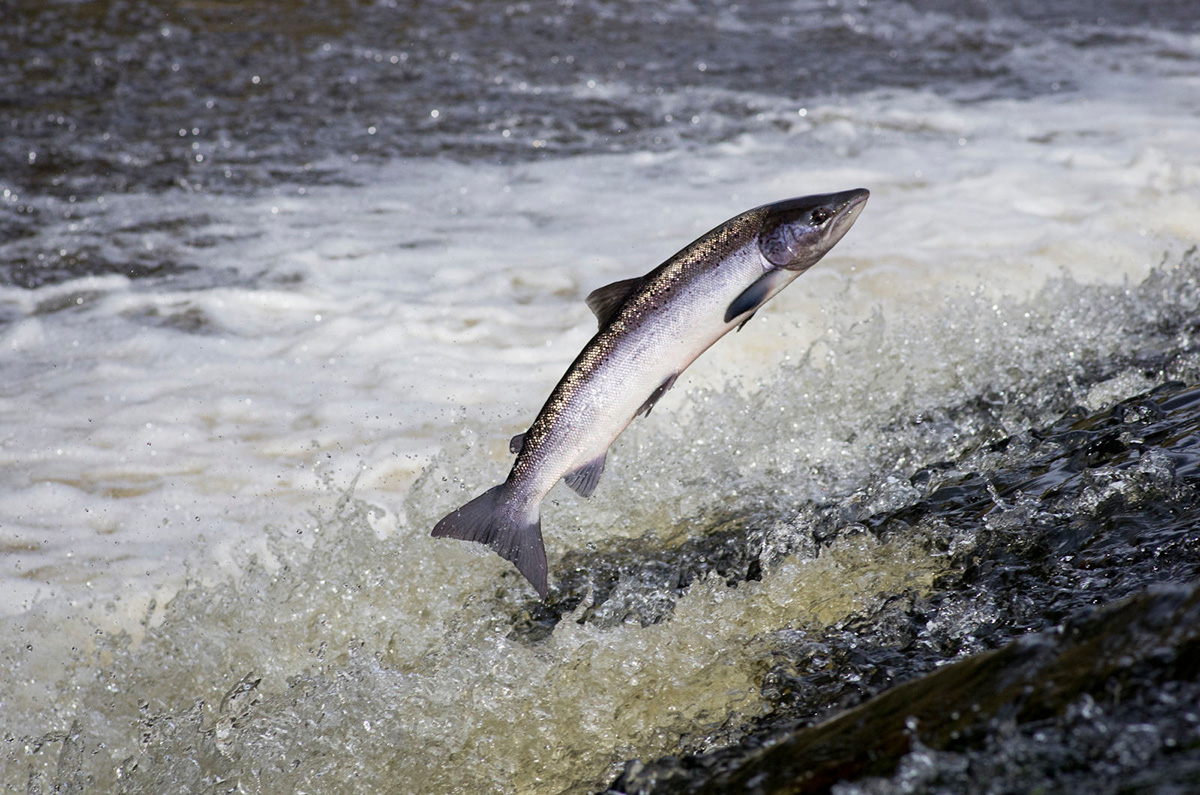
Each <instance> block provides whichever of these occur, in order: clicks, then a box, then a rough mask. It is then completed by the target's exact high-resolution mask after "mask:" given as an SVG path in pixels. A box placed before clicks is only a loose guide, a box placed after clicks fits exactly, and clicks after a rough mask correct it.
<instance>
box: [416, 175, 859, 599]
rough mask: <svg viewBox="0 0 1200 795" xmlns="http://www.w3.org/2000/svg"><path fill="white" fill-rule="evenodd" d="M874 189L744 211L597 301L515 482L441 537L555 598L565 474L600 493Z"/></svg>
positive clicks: (595, 296) (520, 438)
mask: <svg viewBox="0 0 1200 795" xmlns="http://www.w3.org/2000/svg"><path fill="white" fill-rule="evenodd" d="M868 196H869V194H868V192H867V191H866V190H863V189H856V190H850V191H844V192H841V193H832V194H822V195H817V196H805V197H801V198H796V199H788V200H786V201H782V202H776V203H774V204H767V205H763V206H762V207H756V208H755V209H753V210H749V211H747V212H744V213H742V214H741V215H738V216H736V217H734V218H732V219H730V220H729V221H726V222H725V223H724V224H721V225H720V226H718V227H717V228H716V229H713V230H712V231H710V232H708V233H707V234H705V235H703V236H701V237H700V238H698V239H697V240H696V241H694V242H693V243H691V244H690V245H688V246H687V247H686V248H684V249H683V250H681V251H680V252H679V253H677V254H676V255H675V256H673V257H671V258H670V259H668V260H667V261H666V262H664V263H663V264H662V265H660V266H658V267H657V268H655V269H654V270H652V271H650V273H648V274H646V275H645V276H641V277H637V278H633V279H625V280H622V281H619V282H614V283H613V284H610V285H606V286H605V287H601V288H600V289H598V290H596V291H594V292H593V293H592V294H591V295H589V296H588V299H587V303H588V306H589V307H591V308H592V310H593V312H595V314H596V317H597V320H598V321H599V326H600V328H599V330H598V331H597V332H596V335H595V336H594V337H592V339H591V340H590V341H589V342H588V343H587V345H585V346H584V348H583V350H582V351H580V353H579V355H578V356H577V357H576V359H575V361H574V362H573V363H572V364H571V366H570V367H569V368H568V369H567V372H566V374H565V375H564V376H563V377H562V380H561V381H559V382H558V385H557V386H555V387H554V390H553V391H552V392H551V393H550V397H549V398H548V399H547V400H546V404H545V405H544V406H543V407H542V410H541V411H540V412H539V413H538V415H537V418H536V419H535V420H534V421H533V424H532V425H531V426H530V427H529V430H528V431H526V432H525V433H523V434H518V435H517V436H515V437H513V439H512V442H511V444H510V448H511V450H512V452H514V453H516V454H517V458H516V461H515V462H514V463H513V467H512V471H511V472H510V473H509V475H508V478H507V480H505V482H504V483H502V484H500V485H498V486H495V487H493V488H492V489H489V490H488V491H486V492H484V493H483V494H481V495H480V496H479V497H476V498H475V499H474V500H472V501H471V502H469V503H467V504H466V505H464V506H463V507H461V508H459V509H458V510H456V511H454V512H452V513H450V514H449V515H448V516H446V517H445V518H443V519H442V520H441V521H440V522H438V523H437V525H436V526H435V527H434V529H433V535H434V536H435V537H446V538H457V539H461V540H465V541H477V542H479V543H482V544H486V545H488V546H489V547H491V548H492V549H493V550H495V551H496V552H497V553H499V554H500V555H501V556H503V557H504V558H506V559H507V560H510V561H512V562H513V563H514V564H516V567H517V569H518V570H519V571H520V572H521V574H523V575H524V576H525V577H526V579H528V580H529V582H530V583H531V584H532V585H533V587H534V588H535V589H536V590H537V592H538V593H539V594H540V595H541V596H542V597H543V598H545V597H546V595H547V593H548V588H547V582H546V580H547V572H546V550H545V546H544V544H543V542H542V533H541V520H540V514H541V503H542V500H543V499H544V498H545V497H546V495H547V493H549V491H550V489H551V488H553V486H554V485H555V484H556V483H557V482H558V481H559V480H566V482H567V484H568V485H569V486H570V487H571V488H572V489H574V490H575V491H576V492H578V493H579V494H581V495H583V496H585V497H588V496H591V494H592V492H593V491H594V490H595V488H596V485H597V483H598V482H599V479H600V476H601V474H603V472H604V463H605V458H606V456H607V454H608V449H609V447H610V446H611V445H612V443H613V441H614V440H615V439H616V438H617V436H619V435H620V434H621V432H622V431H623V430H625V428H626V427H627V426H628V425H629V423H630V422H632V421H633V419H634V418H635V417H637V416H638V415H639V414H648V413H649V412H650V410H651V409H652V408H653V406H654V404H655V403H656V402H657V401H658V399H659V398H661V397H662V395H663V394H664V393H665V392H666V391H667V390H668V389H670V387H671V385H672V384H674V383H675V380H676V378H678V377H679V374H680V373H682V372H683V370H684V369H686V368H687V366H688V365H690V364H691V363H692V362H693V361H695V360H696V358H697V357H698V356H700V354H702V353H703V352H704V351H706V350H707V349H708V348H709V347H710V346H711V345H712V344H713V343H714V342H716V341H717V340H718V339H720V338H721V337H723V336H724V335H725V334H727V333H728V332H730V331H731V330H733V329H734V328H740V327H741V326H742V325H744V324H745V323H746V322H747V321H748V320H749V319H750V318H751V317H752V316H753V315H754V313H755V312H756V311H757V310H758V308H759V307H761V306H762V305H763V304H764V303H766V302H767V301H769V300H770V299H771V298H772V297H774V296H775V295H776V294H777V293H778V292H779V291H780V290H782V289H783V288H784V287H786V286H787V285H788V284H790V283H791V282H792V281H793V280H795V279H796V278H797V277H798V276H799V275H800V274H801V273H803V272H804V271H806V270H808V268H810V267H812V266H813V265H814V264H816V262H817V261H818V260H820V259H821V257H823V256H824V255H825V254H826V253H827V252H828V251H829V250H830V249H831V248H833V246H834V245H835V244H836V243H837V242H838V241H839V240H840V239H841V238H842V236H843V235H844V234H845V233H846V231H847V230H848V229H849V228H850V226H851V225H852V224H853V223H854V221H855V219H857V217H858V214H859V213H860V212H861V211H862V208H863V205H864V204H865V203H866V200H867V198H868Z"/></svg>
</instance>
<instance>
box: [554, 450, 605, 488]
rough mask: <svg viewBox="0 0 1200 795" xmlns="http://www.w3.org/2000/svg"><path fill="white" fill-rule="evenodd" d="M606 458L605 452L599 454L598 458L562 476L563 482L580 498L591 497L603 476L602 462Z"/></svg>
mask: <svg viewBox="0 0 1200 795" xmlns="http://www.w3.org/2000/svg"><path fill="white" fill-rule="evenodd" d="M606 458H608V451H607V450H605V451H604V452H603V453H601V454H600V455H599V457H597V458H593V459H592V460H591V461H588V462H587V463H586V464H584V465H583V466H581V467H579V468H578V469H574V470H572V471H570V472H568V473H567V474H566V475H564V476H563V480H565V481H566V482H567V485H568V486H570V487H571V489H572V490H573V491H574V492H575V493H576V494H578V495H579V496H580V497H590V496H592V492H593V491H595V490H596V486H597V485H598V484H599V483H600V476H601V475H603V474H604V461H605V459H606Z"/></svg>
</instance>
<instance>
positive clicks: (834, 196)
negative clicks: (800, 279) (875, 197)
mask: <svg viewBox="0 0 1200 795" xmlns="http://www.w3.org/2000/svg"><path fill="white" fill-rule="evenodd" d="M870 195H871V194H870V192H868V191H867V190H866V189H864V188H856V189H854V190H846V191H842V192H840V193H822V194H818V195H815V196H802V197H800V198H796V199H788V200H786V201H781V202H777V203H775V204H768V205H767V206H765V207H763V208H761V209H762V211H763V213H764V216H763V220H762V226H761V228H760V229H759V232H758V250H759V251H760V252H761V253H762V255H763V257H764V258H765V259H766V260H767V262H769V263H770V264H771V265H773V266H774V267H776V268H783V269H785V270H789V271H805V270H808V269H809V268H811V267H812V266H813V265H815V264H817V262H818V261H819V260H820V259H821V257H823V256H825V255H826V254H827V253H829V250H830V249H831V248H833V247H834V246H835V245H837V242H838V241H839V240H841V239H842V236H843V235H845V234H846V232H848V231H849V230H850V227H851V226H853V225H854V221H855V220H856V219H857V218H858V214H859V213H860V212H862V208H863V206H864V205H865V204H866V203H867V197H869V196H870Z"/></svg>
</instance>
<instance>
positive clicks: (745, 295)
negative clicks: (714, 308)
mask: <svg viewBox="0 0 1200 795" xmlns="http://www.w3.org/2000/svg"><path fill="white" fill-rule="evenodd" d="M789 275H790V274H789V273H788V271H784V270H770V271H767V272H766V273H764V274H763V275H762V276H760V277H759V278H758V279H757V280H756V281H755V282H754V284H752V285H750V286H749V287H747V288H746V289H745V290H743V291H742V294H741V295H739V296H738V297H737V298H735V299H733V303H731V304H730V305H729V308H728V309H726V310H725V322H726V323H728V322H730V321H732V320H733V319H734V318H735V317H740V316H741V315H744V314H745V313H747V312H749V313H750V315H751V316H753V315H754V313H755V312H756V311H758V308H759V307H760V306H762V305H763V304H765V303H766V302H767V299H769V298H770V297H771V296H772V295H773V294H774V292H775V288H776V287H778V286H779V283H780V282H781V281H783V280H784V279H786V278H788V277H789ZM749 319H750V318H749V317H747V318H746V319H745V320H743V321H742V324H741V326H738V329H739V330H741V327H742V326H744V325H746V321H748V320H749Z"/></svg>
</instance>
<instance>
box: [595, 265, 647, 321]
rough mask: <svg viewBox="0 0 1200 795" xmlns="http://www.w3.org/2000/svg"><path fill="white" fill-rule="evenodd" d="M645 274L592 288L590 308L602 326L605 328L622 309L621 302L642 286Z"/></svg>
mask: <svg viewBox="0 0 1200 795" xmlns="http://www.w3.org/2000/svg"><path fill="white" fill-rule="evenodd" d="M645 278H646V277H644V276H635V277H633V278H632V279H622V280H621V281H619V282H613V283H612V284H606V285H604V286H603V287H597V288H596V289H595V290H592V292H591V293H589V294H588V297H587V299H586V300H587V305H588V309H590V310H592V313H593V314H595V315H596V320H598V321H600V328H604V327H605V326H607V325H608V324H609V323H611V322H612V319H613V318H614V317H616V316H617V312H619V311H620V310H621V304H623V303H625V299H626V298H628V297H629V295H630V293H632V292H633V291H634V290H636V289H637V288H639V287H641V286H642V282H643V281H644V280H645Z"/></svg>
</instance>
